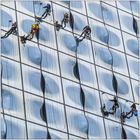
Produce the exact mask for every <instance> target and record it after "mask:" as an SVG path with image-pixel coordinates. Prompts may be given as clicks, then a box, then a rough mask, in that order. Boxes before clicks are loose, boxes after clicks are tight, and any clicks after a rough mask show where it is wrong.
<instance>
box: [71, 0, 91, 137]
mask: <svg viewBox="0 0 140 140" xmlns="http://www.w3.org/2000/svg"><path fill="white" fill-rule="evenodd" d="M69 10H70V1H69ZM73 36H74V32H73ZM78 46H79V42H78V44H77V40H76V51H75V57H76V63H77V65H78ZM76 63H75V64H76ZM78 75H79V79H78V80H79V85H80V101H81V96H82V95H81V94H84V95H83V96H84V106H83V103H81V104H82V106H83V112H84V116H85V119H86V122H87V132H86V133H87V139H89V136H88V132H89V122H88V119H87V116H86V112H85V93H84V91H83V88H82V83H81V79H80V71H79V65H78ZM81 90H82V93H81Z"/></svg>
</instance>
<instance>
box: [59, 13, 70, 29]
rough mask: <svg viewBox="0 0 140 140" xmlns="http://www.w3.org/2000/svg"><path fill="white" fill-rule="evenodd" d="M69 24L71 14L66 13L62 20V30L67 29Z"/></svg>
mask: <svg viewBox="0 0 140 140" xmlns="http://www.w3.org/2000/svg"><path fill="white" fill-rule="evenodd" d="M68 22H69V14H68V13H65V14H64V18H63V19H62V21H61V25H62V28H63V29H64V28H65V27H66V24H67V23H68Z"/></svg>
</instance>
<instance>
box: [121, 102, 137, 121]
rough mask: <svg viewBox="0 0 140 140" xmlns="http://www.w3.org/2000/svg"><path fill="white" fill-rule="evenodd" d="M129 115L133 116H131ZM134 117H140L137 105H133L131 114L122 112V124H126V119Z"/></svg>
mask: <svg viewBox="0 0 140 140" xmlns="http://www.w3.org/2000/svg"><path fill="white" fill-rule="evenodd" d="M129 114H131V115H130V116H129ZM133 115H135V116H138V111H137V109H136V105H135V103H133V104H132V105H131V110H130V111H129V112H126V113H125V112H122V113H121V116H120V119H121V122H122V123H124V122H125V119H126V118H127V119H130V118H131V117H132V116H133Z"/></svg>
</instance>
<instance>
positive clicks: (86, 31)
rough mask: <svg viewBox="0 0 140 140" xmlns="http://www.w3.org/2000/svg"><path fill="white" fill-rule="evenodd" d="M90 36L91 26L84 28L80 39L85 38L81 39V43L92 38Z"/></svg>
mask: <svg viewBox="0 0 140 140" xmlns="http://www.w3.org/2000/svg"><path fill="white" fill-rule="evenodd" d="M90 35H91V28H90V27H89V26H85V27H84V28H83V31H82V33H81V35H80V37H82V36H83V37H82V38H81V39H80V37H79V41H82V40H83V39H84V38H90Z"/></svg>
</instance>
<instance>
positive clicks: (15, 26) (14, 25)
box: [1, 22, 17, 38]
mask: <svg viewBox="0 0 140 140" xmlns="http://www.w3.org/2000/svg"><path fill="white" fill-rule="evenodd" d="M12 33H13V34H14V33H15V34H16V33H17V23H16V22H14V23H13V24H12V27H11V28H10V30H9V31H8V32H6V33H5V35H4V36H2V37H1V38H7V37H8V36H9V35H10V34H12Z"/></svg>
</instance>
